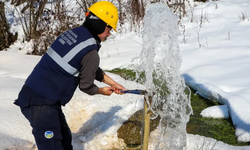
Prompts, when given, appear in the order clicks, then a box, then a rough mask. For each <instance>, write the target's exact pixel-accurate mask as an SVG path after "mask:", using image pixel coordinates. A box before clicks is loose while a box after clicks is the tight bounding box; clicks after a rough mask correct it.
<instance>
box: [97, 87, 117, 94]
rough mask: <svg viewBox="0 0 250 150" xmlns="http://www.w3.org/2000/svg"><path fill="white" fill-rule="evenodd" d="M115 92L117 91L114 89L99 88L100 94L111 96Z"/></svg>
mask: <svg viewBox="0 0 250 150" xmlns="http://www.w3.org/2000/svg"><path fill="white" fill-rule="evenodd" d="M114 91H115V90H114V88H112V87H102V88H99V92H98V94H102V95H107V96H110V95H111V94H112V93H113V92H114Z"/></svg>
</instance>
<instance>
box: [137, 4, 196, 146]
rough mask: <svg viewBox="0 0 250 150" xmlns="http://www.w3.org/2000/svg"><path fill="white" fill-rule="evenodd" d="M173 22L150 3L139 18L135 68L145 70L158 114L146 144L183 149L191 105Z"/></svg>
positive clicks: (166, 11)
mask: <svg viewBox="0 0 250 150" xmlns="http://www.w3.org/2000/svg"><path fill="white" fill-rule="evenodd" d="M177 22H178V18H177V16H176V15H175V14H174V13H173V12H172V11H171V10H170V9H169V8H168V6H167V5H165V4H162V3H154V4H151V5H150V6H149V7H148V8H147V9H146V13H145V17H144V20H143V25H144V30H143V35H142V39H143V50H142V53H141V55H140V56H139V60H140V63H139V64H140V65H139V66H138V68H137V70H138V72H145V75H146V82H145V86H146V88H147V90H148V91H149V92H150V93H151V94H152V93H155V94H154V96H153V101H152V105H151V109H152V111H153V112H154V113H155V114H156V115H160V117H161V121H160V124H159V126H158V129H157V134H156V135H157V136H152V135H151V139H150V147H149V148H151V149H156V150H185V149H186V123H187V122H188V120H189V115H190V114H191V112H192V108H191V106H190V98H189V95H188V94H186V93H185V90H187V87H186V85H185V82H184V79H183V78H182V76H181V74H180V71H179V69H180V66H181V56H180V54H179V45H178V36H179V34H180V33H179V28H178V25H177ZM155 132H156V131H155Z"/></svg>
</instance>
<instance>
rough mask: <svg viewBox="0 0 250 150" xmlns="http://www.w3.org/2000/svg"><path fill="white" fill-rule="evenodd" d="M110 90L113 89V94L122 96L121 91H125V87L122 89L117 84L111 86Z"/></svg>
mask: <svg viewBox="0 0 250 150" xmlns="http://www.w3.org/2000/svg"><path fill="white" fill-rule="evenodd" d="M112 88H113V90H114V92H115V93H116V94H124V93H122V91H123V90H126V88H125V87H123V86H122V85H120V84H118V83H116V84H115V85H113V86H112Z"/></svg>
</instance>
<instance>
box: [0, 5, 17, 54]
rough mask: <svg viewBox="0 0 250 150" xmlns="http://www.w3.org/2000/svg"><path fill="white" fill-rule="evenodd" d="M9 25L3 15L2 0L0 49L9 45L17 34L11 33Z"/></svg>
mask: <svg viewBox="0 0 250 150" xmlns="http://www.w3.org/2000/svg"><path fill="white" fill-rule="evenodd" d="M9 29H10V26H9V24H8V22H7V19H6V17H5V6H4V2H0V50H3V49H4V48H6V47H9V46H10V44H11V43H12V42H14V41H15V40H16V38H17V35H15V36H14V35H13V34H12V33H11V32H10V31H9Z"/></svg>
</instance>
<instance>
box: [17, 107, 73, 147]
mask: <svg viewBox="0 0 250 150" xmlns="http://www.w3.org/2000/svg"><path fill="white" fill-rule="evenodd" d="M21 111H22V113H23V115H24V116H25V117H26V118H27V119H28V120H29V122H30V125H31V126H32V133H33V135H34V137H35V140H36V144H37V147H38V149H39V150H73V147H72V144H71V142H72V135H71V131H70V129H69V127H68V124H67V122H66V119H65V116H64V114H63V112H62V109H61V106H60V105H38V106H33V105H30V106H28V107H21Z"/></svg>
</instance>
